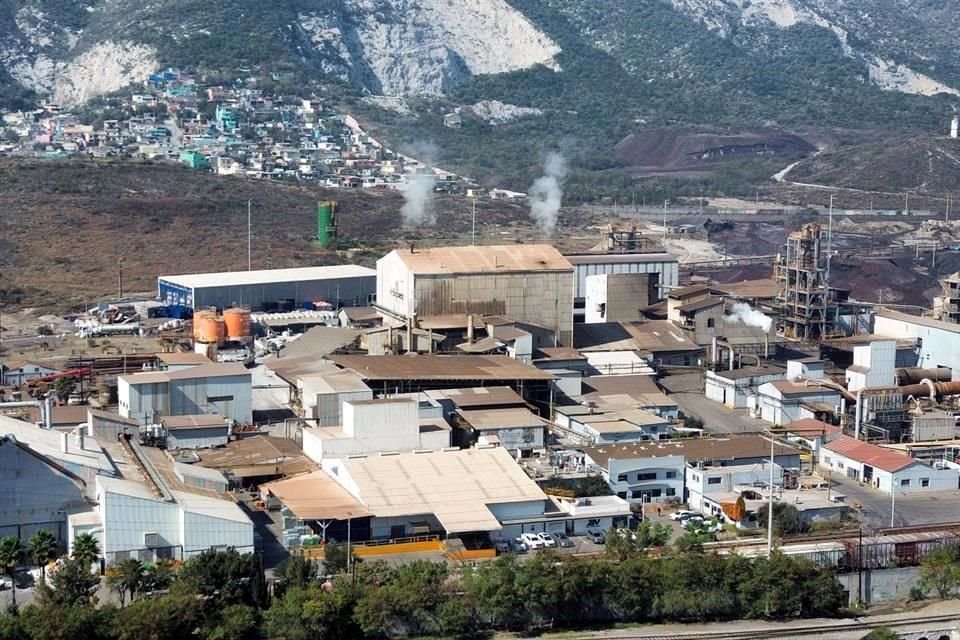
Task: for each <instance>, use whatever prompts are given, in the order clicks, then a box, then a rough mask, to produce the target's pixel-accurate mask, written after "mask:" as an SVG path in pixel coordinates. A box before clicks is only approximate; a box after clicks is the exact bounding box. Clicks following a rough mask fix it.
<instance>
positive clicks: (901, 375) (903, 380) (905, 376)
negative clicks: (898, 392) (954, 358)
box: [897, 367, 952, 387]
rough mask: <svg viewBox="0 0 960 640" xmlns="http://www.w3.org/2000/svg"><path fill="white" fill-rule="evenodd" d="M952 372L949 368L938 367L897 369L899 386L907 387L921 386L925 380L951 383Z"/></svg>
mask: <svg viewBox="0 0 960 640" xmlns="http://www.w3.org/2000/svg"><path fill="white" fill-rule="evenodd" d="M951 373H952V372H951V370H950V369H948V368H947V367H938V368H936V369H921V368H920V367H906V368H903V369H897V386H898V387H905V386H907V385H909V384H919V383H921V382H923V380H924V378H926V379H928V380H933V381H934V382H949V381H950V380H951V379H952V378H951Z"/></svg>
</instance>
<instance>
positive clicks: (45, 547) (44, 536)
mask: <svg viewBox="0 0 960 640" xmlns="http://www.w3.org/2000/svg"><path fill="white" fill-rule="evenodd" d="M27 546H28V547H29V548H30V555H31V556H32V557H33V559H34V560H35V561H36V563H37V566H38V567H40V578H41V579H46V577H47V563H49V562H50V561H51V560H55V559H56V557H57V537H56V536H55V535H53V534H52V533H50V532H49V531H47V530H46V529H41V530H40V531H37V532H36V533H35V534H33V535H32V536H30V540H29V541H28V542H27Z"/></svg>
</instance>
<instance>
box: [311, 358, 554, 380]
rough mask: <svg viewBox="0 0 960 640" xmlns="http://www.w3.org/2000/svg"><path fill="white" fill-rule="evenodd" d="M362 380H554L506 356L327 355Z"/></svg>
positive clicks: (548, 374)
mask: <svg viewBox="0 0 960 640" xmlns="http://www.w3.org/2000/svg"><path fill="white" fill-rule="evenodd" d="M329 359H330V360H331V361H332V362H334V363H336V365H337V366H339V367H343V368H344V369H349V370H350V371H353V372H355V373H356V374H357V375H359V376H360V377H361V378H363V379H364V380H553V375H552V374H550V373H549V372H547V371H541V370H540V369H537V368H535V367H531V366H530V365H527V364H524V363H522V362H520V361H518V360H514V359H513V358H511V357H509V356H443V355H415V356H414V355H404V356H355V355H341V356H330V357H329Z"/></svg>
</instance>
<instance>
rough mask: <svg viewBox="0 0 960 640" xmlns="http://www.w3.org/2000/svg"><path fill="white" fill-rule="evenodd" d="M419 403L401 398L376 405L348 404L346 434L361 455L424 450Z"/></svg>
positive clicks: (367, 403)
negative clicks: (421, 441) (420, 447)
mask: <svg viewBox="0 0 960 640" xmlns="http://www.w3.org/2000/svg"><path fill="white" fill-rule="evenodd" d="M417 409H418V408H417V403H416V402H415V401H413V400H410V399H406V398H401V399H397V400H378V401H374V402H358V403H354V402H344V403H343V432H344V434H346V435H347V436H349V437H353V438H355V439H356V440H357V441H358V442H359V445H360V450H361V451H409V450H411V449H417V448H419V446H420V423H419V415H418V413H417Z"/></svg>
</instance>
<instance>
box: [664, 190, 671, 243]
mask: <svg viewBox="0 0 960 640" xmlns="http://www.w3.org/2000/svg"><path fill="white" fill-rule="evenodd" d="M668 202H670V201H669V200H664V201H663V248H664V249H666V248H667V203H668Z"/></svg>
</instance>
